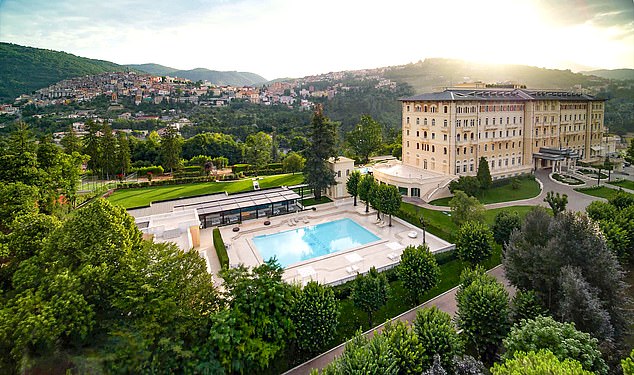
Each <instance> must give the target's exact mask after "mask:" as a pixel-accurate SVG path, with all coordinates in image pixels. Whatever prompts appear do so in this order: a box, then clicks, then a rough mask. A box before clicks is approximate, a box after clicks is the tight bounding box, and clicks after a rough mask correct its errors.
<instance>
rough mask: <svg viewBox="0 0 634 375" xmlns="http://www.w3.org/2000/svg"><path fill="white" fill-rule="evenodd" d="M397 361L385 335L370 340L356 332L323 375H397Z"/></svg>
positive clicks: (378, 335) (324, 370) (375, 336)
mask: <svg viewBox="0 0 634 375" xmlns="http://www.w3.org/2000/svg"><path fill="white" fill-rule="evenodd" d="M399 371H400V369H399V367H398V361H397V358H396V357H395V355H394V353H393V350H392V347H391V346H390V341H389V339H388V337H387V335H383V334H377V335H374V336H373V337H372V338H371V339H368V338H366V337H365V336H363V335H362V334H361V332H358V333H357V335H356V336H355V337H354V338H353V339H352V340H350V342H348V343H347V344H346V347H345V349H344V351H343V353H342V354H341V356H340V357H338V358H336V359H335V360H334V361H333V362H331V363H330V364H329V365H328V366H327V367H326V368H324V369H323V371H322V374H323V375H338V374H385V375H396V374H399Z"/></svg>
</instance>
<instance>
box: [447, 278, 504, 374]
mask: <svg viewBox="0 0 634 375" xmlns="http://www.w3.org/2000/svg"><path fill="white" fill-rule="evenodd" d="M461 279H462V280H463V281H462V284H461V286H460V289H459V290H458V293H457V294H456V300H457V302H458V312H457V324H458V327H460V328H461V329H462V330H463V334H464V337H465V342H466V345H467V346H470V347H472V348H473V350H475V352H476V353H478V355H479V356H480V357H481V359H482V361H483V362H484V363H485V364H489V365H490V364H491V363H492V362H493V359H494V358H495V355H496V353H497V351H498V349H499V347H500V346H501V344H502V339H504V337H506V334H507V333H508V330H509V295H508V292H507V291H506V289H504V286H503V285H502V284H500V283H499V282H498V281H497V280H495V278H493V277H491V276H489V275H486V274H484V272H482V271H476V272H475V273H473V272H472V273H470V274H463V275H462V276H461Z"/></svg>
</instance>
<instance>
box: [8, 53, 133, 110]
mask: <svg viewBox="0 0 634 375" xmlns="http://www.w3.org/2000/svg"><path fill="white" fill-rule="evenodd" d="M127 69H129V68H127V67H125V66H123V65H118V64H115V63H111V62H109V61H103V60H94V59H87V58H85V57H79V56H75V55H72V54H70V53H66V52H58V51H51V50H47V49H41V48H33V47H24V46H20V45H17V44H12V43H0V102H6V101H13V100H14V99H15V98H16V97H18V96H20V95H21V94H28V93H31V92H32V91H35V90H38V89H41V88H43V87H47V86H49V85H51V84H53V83H55V82H59V81H62V80H64V79H68V78H72V77H78V76H84V75H89V74H99V73H104V72H123V71H125V70H127Z"/></svg>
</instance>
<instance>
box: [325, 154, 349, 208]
mask: <svg viewBox="0 0 634 375" xmlns="http://www.w3.org/2000/svg"><path fill="white" fill-rule="evenodd" d="M328 167H329V168H330V170H331V171H332V172H333V173H334V175H335V181H336V184H335V185H332V186H330V187H328V188H327V189H326V195H328V197H330V198H332V199H339V198H345V197H349V196H350V194H348V190H347V189H346V181H348V176H350V173H352V171H354V160H352V159H349V158H346V157H344V156H339V157H338V158H337V160H335V159H334V158H330V159H328Z"/></svg>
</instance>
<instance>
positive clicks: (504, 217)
mask: <svg viewBox="0 0 634 375" xmlns="http://www.w3.org/2000/svg"><path fill="white" fill-rule="evenodd" d="M521 225H522V220H521V219H520V215H519V214H518V213H517V212H509V211H500V212H498V213H497V214H496V215H495V221H494V222H493V228H491V229H492V230H493V238H494V239H495V242H497V243H499V244H500V245H504V244H505V243H507V242H508V241H509V239H510V238H511V233H513V231H514V230H516V229H520V227H521Z"/></svg>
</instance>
